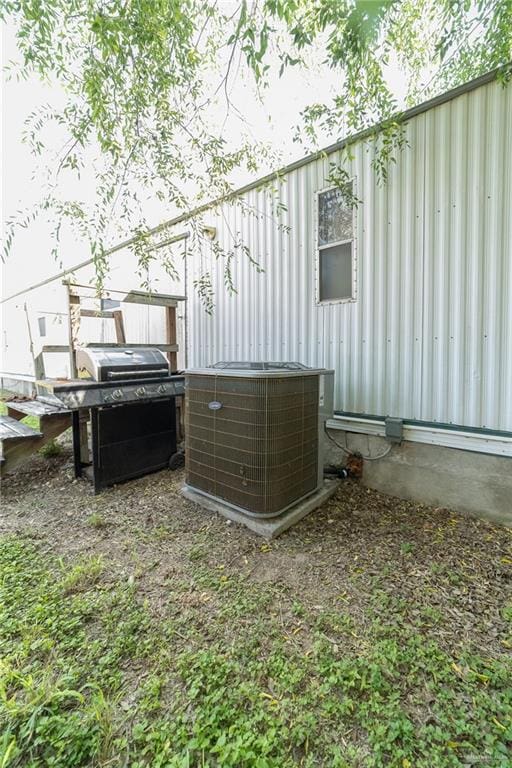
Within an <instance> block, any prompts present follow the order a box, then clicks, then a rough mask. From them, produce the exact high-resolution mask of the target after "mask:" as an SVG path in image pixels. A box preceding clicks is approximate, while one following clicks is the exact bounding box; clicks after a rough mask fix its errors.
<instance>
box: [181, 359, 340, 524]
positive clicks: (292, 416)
mask: <svg viewBox="0 0 512 768" xmlns="http://www.w3.org/2000/svg"><path fill="white" fill-rule="evenodd" d="M332 374H333V372H332V371H326V370H324V369H311V368H306V367H305V366H301V365H299V364H297V363H218V364H217V366H214V367H213V368H203V369H198V370H190V371H187V372H186V378H185V391H186V452H185V454H186V482H187V485H188V486H189V488H192V489H194V490H196V491H199V492H200V493H202V494H204V495H206V496H208V497H210V498H213V499H217V500H220V501H222V502H223V503H225V504H228V505H230V506H233V507H235V508H236V509H238V510H241V511H243V512H244V513H245V514H247V515H252V516H255V517H261V518H270V517H275V516H277V515H280V514H281V513H282V512H284V511H285V510H287V509H288V508H289V507H291V506H292V505H294V504H295V503H297V502H298V501H299V500H300V499H302V498H304V497H306V496H308V495H309V494H311V493H314V492H315V491H316V490H317V489H318V488H319V487H320V485H321V484H322V482H323V459H322V450H321V446H322V434H321V431H323V423H324V421H325V419H326V418H327V417H328V416H329V415H331V413H332Z"/></svg>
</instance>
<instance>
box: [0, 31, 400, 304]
mask: <svg viewBox="0 0 512 768" xmlns="http://www.w3.org/2000/svg"><path fill="white" fill-rule="evenodd" d="M2 43H3V45H2V59H3V62H4V65H5V63H6V62H8V61H10V60H12V59H17V58H18V57H17V50H16V41H15V36H14V31H13V29H12V28H5V27H4V29H3V32H2ZM311 55H312V57H313V58H314V60H313V61H310V62H309V64H310V67H309V68H308V70H307V71H306V70H304V69H299V68H292V69H290V70H289V71H288V72H287V73H286V75H285V76H284V77H283V78H277V77H273V78H271V84H270V87H268V88H267V89H265V90H264V91H263V94H262V98H263V101H262V102H260V101H259V100H258V98H256V95H255V93H254V90H253V88H252V87H251V85H250V84H249V83H245V82H243V81H242V80H241V79H238V80H237V82H236V84H235V86H234V87H233V90H232V92H231V100H232V101H233V103H234V104H235V106H236V107H237V108H238V109H239V110H240V111H241V112H242V113H243V115H244V117H245V121H246V123H245V124H244V123H241V122H240V121H237V120H231V121H230V123H229V124H228V126H227V132H226V138H227V139H228V141H229V137H230V136H231V138H232V139H235V140H236V134H237V132H239V131H243V132H246V133H247V132H248V133H249V134H250V135H252V136H254V137H257V138H258V139H259V140H263V141H264V142H267V143H268V144H270V145H271V147H272V148H273V149H274V150H275V151H276V153H278V155H279V161H280V162H279V165H282V164H285V163H288V162H291V161H292V160H295V159H297V158H299V157H301V156H303V155H304V154H305V151H304V149H303V148H302V147H300V146H299V145H298V144H296V143H293V141H292V139H293V135H294V133H295V126H296V125H297V124H298V123H299V122H300V112H301V110H303V109H304V107H305V106H306V105H308V104H309V103H311V102H317V101H325V100H329V97H330V96H332V95H333V93H334V92H335V88H336V83H337V78H338V77H339V75H338V74H337V73H336V72H334V71H333V70H332V69H329V68H328V67H324V66H322V59H323V53H322V51H321V50H317V51H316V52H315V53H312V54H311ZM390 80H391V82H392V83H393V86H394V90H395V92H396V94H397V96H398V97H399V99H400V98H401V96H402V95H403V93H404V86H405V83H404V82H403V77H402V76H401V73H400V72H399V71H398V70H397V69H396V68H394V69H391V70H390ZM2 101H3V103H2V218H3V221H5V220H6V219H8V218H9V217H11V216H13V215H14V214H15V213H16V211H17V210H20V209H25V208H27V207H28V208H30V206H32V205H33V204H34V203H35V202H36V201H37V200H38V199H39V198H40V189H39V187H38V184H37V183H36V182H34V181H33V180H32V176H33V174H34V170H35V161H34V158H33V157H32V156H31V155H30V152H29V149H28V147H27V146H26V145H25V144H23V142H22V133H23V128H24V120H25V119H26V117H27V115H28V114H29V113H30V112H32V111H33V110H34V109H36V108H39V107H41V106H43V105H45V104H51V105H52V106H57V107H58V106H62V104H63V95H62V93H61V91H60V90H59V89H58V88H51V87H49V86H48V85H43V84H41V82H39V81H38V80H36V79H30V80H28V81H21V82H17V81H16V80H11V81H9V80H5V79H4V82H3V88H2ZM224 111H225V107H224V104H220V105H219V121H222V119H223V116H224ZM54 131H55V132H54V133H53V134H50V135H47V138H48V139H49V144H50V146H51V145H53V147H54V149H58V148H59V147H60V145H61V144H62V142H63V135H62V134H61V135H59V133H58V132H57V131H56V130H55V129H54ZM323 138H324V139H325V140H324V141H322V142H321V143H322V144H328V143H331V142H332V141H333V140H335V139H336V138H338V137H333V136H325V137H323ZM44 160H46V158H43V161H44ZM269 170H271V168H262V169H261V173H259V174H258V175H264V174H265V173H266V172H268V171H269ZM248 180H249V178H248V177H247V174H244V173H243V172H242V173H239V174H237V176H236V177H235V178H234V182H235V184H236V185H237V186H238V185H241V184H243V183H246V182H247V181H248ZM63 194H64V195H66V196H69V197H73V196H75V195H77V191H76V188H75V185H74V184H71V183H70V184H69V186H68V188H66V187H64V189H63ZM172 215H173V211H166V210H165V209H164V208H162V206H159V205H157V204H156V201H155V202H154V203H150V204H148V210H147V218H148V220H149V221H150V222H151V223H152V224H153V225H156V224H158V223H159V222H160V221H162V220H165V219H166V218H169V217H170V216H172ZM51 248H52V242H51V238H50V228H49V227H48V226H46V225H45V224H43V223H36V224H34V225H31V226H30V228H29V229H27V230H23V231H21V232H20V233H19V234H18V236H17V238H16V240H15V244H14V247H13V249H12V252H11V255H10V256H9V258H8V260H7V261H6V263H5V264H4V265H3V266H2V295H3V296H4V297H5V296H9V295H10V294H12V293H14V292H15V291H18V290H21V289H23V288H25V287H28V286H29V285H32V284H34V283H35V282H37V281H39V280H42V279H44V278H46V277H48V276H50V275H52V274H54V273H55V272H57V271H59V269H61V268H62V266H63V267H64V268H67V267H70V266H72V265H74V264H77V263H78V262H80V261H83V260H84V259H87V258H88V257H89V255H90V254H89V253H88V250H87V246H86V244H84V243H79V242H74V241H73V240H72V239H71V237H69V236H68V237H64V238H63V248H62V251H61V257H62V264H58V263H56V262H55V260H54V259H53V257H52V256H51Z"/></svg>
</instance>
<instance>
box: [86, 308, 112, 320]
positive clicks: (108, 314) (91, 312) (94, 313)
mask: <svg viewBox="0 0 512 768" xmlns="http://www.w3.org/2000/svg"><path fill="white" fill-rule="evenodd" d="M80 317H98V318H101V319H104V320H112V318H114V319H115V313H114V312H112V311H109V310H106V309H98V310H96V309H81V310H80Z"/></svg>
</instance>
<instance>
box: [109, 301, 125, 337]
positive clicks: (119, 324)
mask: <svg viewBox="0 0 512 768" xmlns="http://www.w3.org/2000/svg"><path fill="white" fill-rule="evenodd" d="M112 316H113V318H114V323H115V326H116V341H117V343H118V344H125V343H126V335H125V332H124V322H123V313H122V311H121V310H120V309H117V310H116V311H115V312H112Z"/></svg>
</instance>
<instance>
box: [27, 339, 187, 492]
mask: <svg viewBox="0 0 512 768" xmlns="http://www.w3.org/2000/svg"><path fill="white" fill-rule="evenodd" d="M76 367H77V370H78V374H79V378H78V379H70V380H44V381H39V382H37V388H38V393H39V399H40V400H42V401H43V402H48V403H52V404H54V405H61V406H64V407H65V408H67V409H69V410H71V411H73V449H74V457H75V475H76V476H77V477H79V476H81V475H82V474H83V472H84V470H86V474H89V475H91V479H92V481H93V483H94V489H95V492H98V491H100V490H102V489H103V488H105V487H107V486H109V485H112V484H113V483H119V482H121V481H123V480H128V479H130V478H133V477H138V476H140V475H144V474H147V473H148V472H153V471H156V470H158V469H162V468H164V467H167V466H169V465H170V463H172V459H173V457H174V456H175V455H176V453H177V445H176V443H177V437H176V431H177V430H176V396H177V395H183V394H184V377H183V376H171V375H170V374H169V363H168V362H167V359H166V358H165V356H164V355H163V353H162V352H161V351H160V350H159V349H157V348H156V347H150V346H130V347H129V346H123V347H121V346H117V347H111V346H106V345H105V346H99V345H94V346H91V347H82V348H78V349H77V350H76ZM88 424H89V425H90V439H89V436H88V429H87V425H88Z"/></svg>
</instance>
